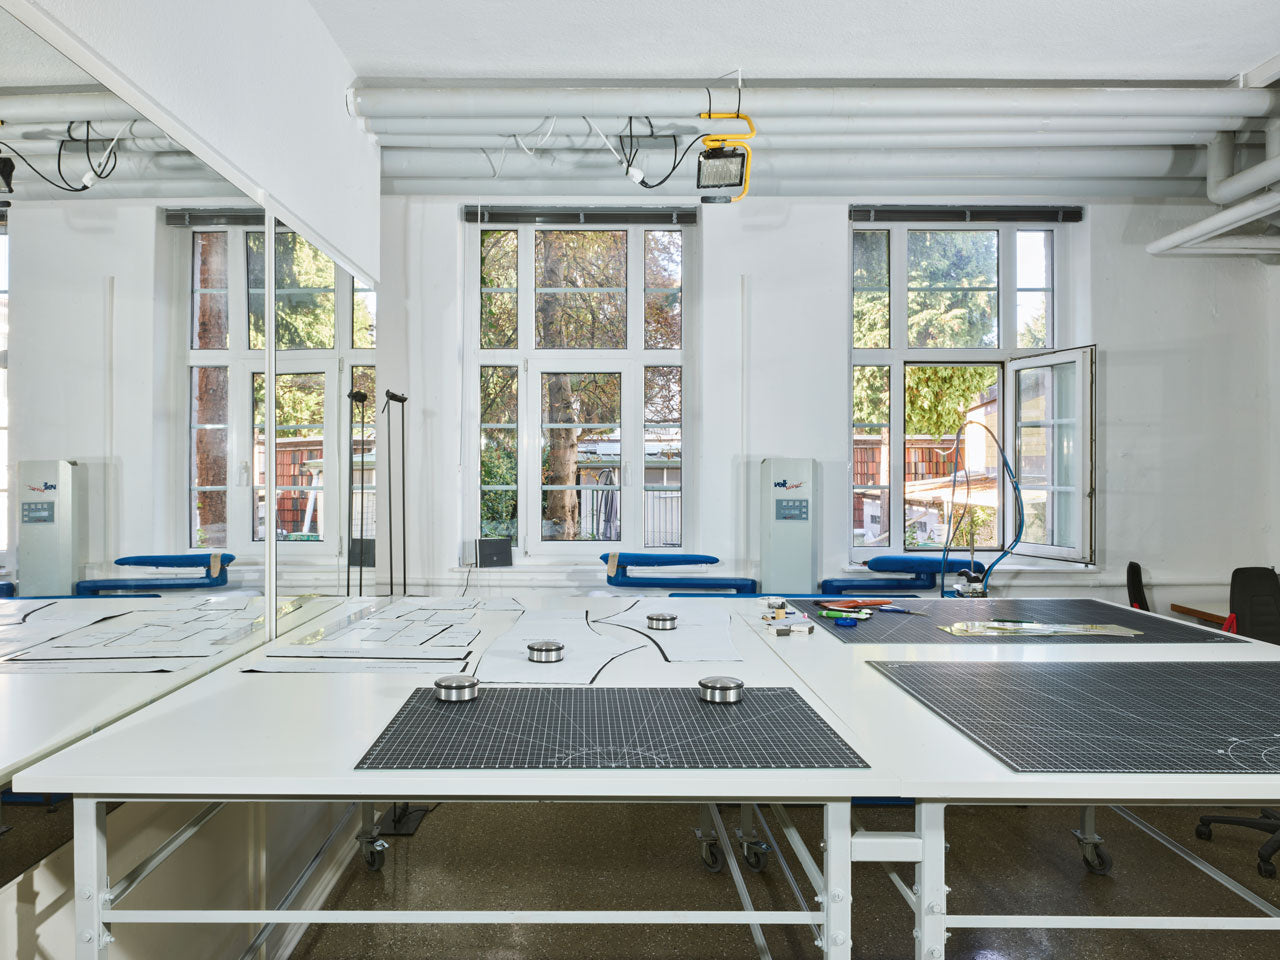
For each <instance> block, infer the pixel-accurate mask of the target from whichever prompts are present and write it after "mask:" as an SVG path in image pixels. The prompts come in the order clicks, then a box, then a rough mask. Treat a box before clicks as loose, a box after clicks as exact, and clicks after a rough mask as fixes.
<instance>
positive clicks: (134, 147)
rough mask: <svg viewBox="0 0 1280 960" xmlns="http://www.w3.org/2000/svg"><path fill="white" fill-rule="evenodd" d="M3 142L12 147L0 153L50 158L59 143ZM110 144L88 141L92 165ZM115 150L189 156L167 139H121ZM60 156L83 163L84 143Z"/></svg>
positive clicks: (73, 145) (0, 148)
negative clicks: (14, 152) (16, 152)
mask: <svg viewBox="0 0 1280 960" xmlns="http://www.w3.org/2000/svg"><path fill="white" fill-rule="evenodd" d="M3 139H4V136H3V131H0V140H3ZM5 142H7V143H11V144H12V145H13V149H12V150H10V149H7V148H6V147H4V146H3V145H0V153H12V152H13V150H16V151H18V152H19V153H21V154H22V155H23V156H27V157H51V156H57V153H58V142H59V141H57V140H19V141H16V142H15V141H12V140H9V141H5ZM110 142H111V141H110V139H109V138H108V139H103V140H96V139H95V140H90V141H89V143H90V153H91V155H92V157H93V162H94V163H98V162H99V161H100V160H101V159H102V152H103V151H104V150H105V149H106V147H107V144H109V143H110ZM116 150H117V152H119V153H120V154H126V153H172V154H181V155H182V156H186V157H190V156H191V154H190V153H189V152H188V151H187V150H186V149H184V148H183V147H181V146H179V145H178V144H176V143H174V142H173V141H172V140H170V139H169V138H168V137H143V138H139V139H136V140H123V139H122V140H121V141H120V142H119V143H118V144H116ZM62 156H63V159H64V160H71V161H73V162H74V161H75V160H76V159H77V158H78V159H79V161H80V162H81V163H83V162H84V141H83V140H81V141H80V142H79V143H68V144H67V146H66V147H65V148H64V149H63V151H62Z"/></svg>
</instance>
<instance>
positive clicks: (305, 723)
mask: <svg viewBox="0 0 1280 960" xmlns="http://www.w3.org/2000/svg"><path fill="white" fill-rule="evenodd" d="M632 602H634V601H633V598H599V599H597V598H592V599H590V600H577V601H576V603H575V602H565V603H564V604H563V605H565V606H569V607H576V609H583V608H584V607H586V608H587V609H589V610H590V612H591V614H592V617H593V618H594V617H597V616H606V615H608V614H611V613H616V612H619V611H621V610H622V609H624V608H625V607H626V606H628V605H630V604H631V603H632ZM678 603H679V601H672V604H673V605H675V604H678ZM549 605H550V606H561V605H562V604H561V603H559V602H557V601H551V602H550V603H549ZM726 609H727V608H726ZM677 612H678V610H677ZM346 619H347V617H346V615H345V613H344V611H343V609H342V608H338V609H335V610H333V611H331V612H330V613H328V614H326V615H325V616H324V617H321V618H318V619H316V620H315V621H314V622H312V623H311V624H309V625H307V626H306V627H304V628H303V629H302V631H301V632H302V633H304V634H311V633H313V632H314V631H315V630H316V629H318V628H322V627H324V626H325V625H326V624H327V623H340V622H343V621H344V620H346ZM515 619H516V614H515V613H507V612H488V611H480V612H478V613H476V615H475V618H474V619H473V620H472V621H471V624H470V625H471V626H474V627H479V628H480V630H481V635H480V637H479V638H478V639H477V641H476V642H475V644H474V648H475V650H476V652H475V653H473V655H472V656H473V658H474V657H476V656H478V655H479V654H480V653H481V652H482V651H483V649H484V647H485V646H486V645H487V644H488V643H489V642H490V641H492V639H493V638H494V637H495V636H497V635H498V634H500V633H501V632H503V631H504V630H506V629H507V628H508V627H509V626H510V625H511V624H513V623H514V622H515ZM596 629H597V630H599V631H600V632H602V633H606V634H609V635H612V636H616V637H618V638H620V639H628V640H634V639H635V638H636V635H635V634H634V633H631V632H629V631H627V630H625V629H624V628H622V627H617V626H611V625H608V624H596ZM731 630H732V631H733V633H732V636H733V640H734V644H735V646H736V647H737V649H738V652H739V653H740V654H741V655H742V657H743V659H742V660H741V661H735V662H725V663H715V662H707V661H700V662H686V663H666V662H664V661H663V659H662V657H661V656H660V655H659V653H658V652H657V650H656V649H654V648H653V647H652V646H649V645H647V644H646V645H645V646H643V647H642V648H641V649H637V650H635V651H632V652H631V653H627V654H624V655H623V656H621V657H619V658H618V659H616V660H614V661H613V662H612V663H610V664H609V665H608V666H607V667H605V669H604V670H603V671H602V672H601V674H600V676H599V678H598V679H597V681H596V685H597V686H688V687H689V688H690V689H691V690H692V689H694V688H695V687H696V684H697V681H698V680H699V679H701V678H702V677H705V676H708V675H711V674H722V673H728V674H730V675H732V676H736V677H740V678H741V679H742V680H743V681H745V682H746V684H747V686H748V688H750V687H751V686H795V687H797V689H798V690H799V692H800V694H801V696H804V697H805V699H806V700H808V701H809V702H810V703H811V704H812V705H813V706H814V707H815V709H816V710H817V711H818V713H819V714H821V715H822V716H823V717H824V719H826V720H827V722H828V723H830V724H831V725H832V726H833V727H835V729H836V731H837V732H838V733H839V734H840V735H841V736H843V737H844V738H845V739H847V740H848V741H849V743H850V744H851V745H852V746H853V747H854V749H855V750H857V751H858V752H859V753H860V754H861V755H862V756H863V758H864V759H865V760H866V761H867V762H868V763H871V764H872V765H873V769H872V770H777V771H768V770H621V769H609V770H429V771H413V770H356V769H355V765H356V762H357V761H358V760H359V759H360V758H361V756H363V755H364V752H365V751H366V750H367V749H368V747H369V745H370V744H371V743H372V742H373V741H374V739H375V738H376V737H377V736H378V734H379V733H381V732H382V729H383V728H384V727H385V726H386V724H387V722H388V721H389V720H390V719H391V717H392V716H393V715H394V714H395V713H396V711H397V710H398V709H399V708H400V707H401V705H402V704H403V703H404V701H405V700H406V699H407V698H408V696H409V694H410V693H412V692H413V690H414V689H415V688H417V687H421V686H430V685H431V683H432V680H433V677H434V674H430V673H429V671H430V666H429V664H427V665H424V667H423V670H422V671H421V672H419V673H411V674H361V673H339V674H334V673H326V674H275V673H271V674H268V673H243V672H241V670H242V669H243V668H244V667H248V666H252V665H253V664H254V663H255V662H258V661H259V660H260V659H261V658H263V657H264V656H265V655H266V650H265V649H262V650H257V651H255V652H254V653H252V654H250V655H249V656H248V657H246V658H245V660H244V661H243V662H242V663H240V664H237V665H236V668H230V669H225V670H220V671H218V672H217V673H214V674H212V675H211V676H209V677H206V678H205V679H203V680H201V681H199V682H198V683H195V684H192V685H191V686H189V687H187V688H186V689H185V690H182V691H179V692H178V693H176V694H174V695H172V696H170V697H166V698H165V700H163V701H161V702H160V703H157V704H154V705H153V706H151V707H149V708H148V709H147V710H145V711H141V712H139V713H137V714H135V715H134V716H132V717H129V718H127V719H126V720H123V721H121V722H120V723H118V724H116V725H114V726H113V727H112V728H111V729H109V730H105V731H103V732H101V733H100V734H98V735H96V736H94V737H92V738H90V739H89V740H87V741H85V742H83V743H80V744H77V745H75V746H73V747H71V748H69V749H67V750H64V751H62V752H61V753H59V754H58V755H57V756H54V757H50V758H49V759H48V760H46V761H44V762H43V763H41V764H38V765H37V766H36V767H34V768H32V769H30V770H28V771H27V772H25V773H24V774H22V775H20V776H19V777H18V778H17V780H16V781H15V783H16V784H19V785H20V787H21V789H26V790H41V791H56V792H59V793H80V794H94V795H99V796H108V795H110V796H120V797H126V796H189V797H218V796H257V797H333V798H353V797H375V798H385V797H410V796H418V797H431V798H442V797H469V798H525V797H563V798H570V797H572V798H590V797H626V798H654V799H660V798H679V799H692V798H718V799H726V800H729V799H735V798H741V799H748V798H749V799H757V800H761V799H776V800H787V801H800V800H824V799H833V798H843V797H848V796H852V795H867V796H870V795H876V796H879V795H882V794H884V792H885V791H886V790H887V791H888V792H890V793H893V792H895V789H894V788H895V787H896V782H895V781H893V780H892V779H891V778H890V777H889V776H887V773H888V770H889V767H888V765H887V764H886V763H885V761H886V760H887V758H885V757H882V756H878V755H877V751H876V750H875V749H874V748H873V747H872V746H871V745H870V744H865V743H863V742H862V741H861V739H860V738H859V737H858V736H857V735H856V734H854V733H853V732H852V731H850V730H848V729H847V728H845V727H844V726H843V724H841V723H840V721H839V720H838V718H836V717H835V716H834V715H833V713H832V712H831V711H830V710H829V709H827V708H826V707H824V706H823V705H822V704H821V703H820V702H818V701H817V699H816V698H815V697H813V696H811V695H810V694H809V693H808V692H807V690H806V689H805V688H804V687H803V685H802V684H799V683H796V680H795V677H794V676H793V675H792V673H791V671H790V670H788V669H787V667H786V666H785V665H784V664H783V663H782V662H781V661H780V660H779V659H778V658H777V657H776V656H774V655H773V654H772V653H770V651H769V650H768V648H767V647H766V645H765V644H764V643H763V642H762V641H761V640H760V639H759V638H758V637H756V636H755V634H754V632H753V631H752V630H751V629H750V627H749V626H748V625H747V624H746V623H745V622H744V621H742V620H740V619H738V618H735V619H734V621H733V623H732V626H731ZM291 639H294V637H286V636H282V637H281V640H280V641H279V642H282V643H283V642H289V641H290V640H291Z"/></svg>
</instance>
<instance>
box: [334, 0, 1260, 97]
mask: <svg viewBox="0 0 1280 960" xmlns="http://www.w3.org/2000/svg"><path fill="white" fill-rule="evenodd" d="M312 4H313V5H314V7H315V8H316V10H317V11H318V12H319V14H320V16H321V17H322V18H323V20H324V21H325V23H326V24H327V25H328V27H329V30H330V32H331V33H332V34H333V36H334V38H335V39H336V40H337V42H338V45H339V47H341V48H342V50H343V52H344V53H345V54H346V55H347V59H348V60H349V61H350V62H351V66H352V67H353V68H354V69H355V71H356V73H358V74H360V75H362V76H366V77H429V78H458V79H474V78H487V77H494V78H511V79H522V78H529V79H547V78H584V79H585V78H589V79H613V78H631V79H647V80H658V79H673V78H694V77H698V78H711V77H716V76H719V75H720V74H722V73H725V72H727V71H730V70H736V69H737V68H738V67H741V68H742V70H743V72H744V74H745V76H746V77H747V78H748V79H750V78H831V79H839V78H898V79H912V78H921V79H940V78H957V79H958V78H974V79H982V78H989V79H1021V80H1073V79H1078V80H1213V81H1226V80H1229V79H1230V78H1232V77H1234V76H1236V75H1237V74H1239V73H1241V72H1244V71H1247V70H1251V69H1253V68H1254V67H1256V66H1258V65H1259V64H1261V63H1263V62H1264V61H1266V60H1268V59H1270V58H1271V57H1274V56H1276V55H1277V54H1280V2H1277V0H1217V2H1215V3H1212V4H1206V3H1204V2H1203V0H969V2H967V3H958V2H956V0H914V2H910V3H906V2H901V0H876V2H871V0H802V2H798V3H797V2H793V3H785V2H778V0H737V2H733V0H728V2H720V3H715V4H710V3H698V2H697V0H692V2H691V0H641V2H637V3H628V2H614V3H604V2H602V0H549V2H543V3H534V2H530V0H452V2H450V0H426V2H424V0H363V2H359V3H357V2H352V0H312Z"/></svg>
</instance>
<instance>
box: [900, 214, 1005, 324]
mask: <svg viewBox="0 0 1280 960" xmlns="http://www.w3.org/2000/svg"><path fill="white" fill-rule="evenodd" d="M998 248H999V234H998V233H997V232H996V231H995V230H910V231H908V233H907V334H908V337H907V339H908V343H909V344H910V345H911V346H913V347H995V346H998V344H999V332H998V331H999V325H998V315H997V314H998V310H997V301H998V297H997V287H998V266H997V264H998V259H999V257H998Z"/></svg>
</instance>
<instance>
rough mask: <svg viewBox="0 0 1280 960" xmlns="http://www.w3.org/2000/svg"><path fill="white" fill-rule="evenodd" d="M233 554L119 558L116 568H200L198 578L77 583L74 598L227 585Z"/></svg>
mask: <svg viewBox="0 0 1280 960" xmlns="http://www.w3.org/2000/svg"><path fill="white" fill-rule="evenodd" d="M235 559H236V557H235V554H234V553H178V554H172V553H169V554H165V553H161V554H155V555H154V556H141V557H121V558H120V559H119V560H117V561H116V566H117V567H165V568H168V569H194V568H199V567H202V568H203V569H204V574H203V575H202V576H199V577H121V578H120V579H117V580H81V581H80V582H79V583H77V584H76V585H75V595H76V596H77V597H96V596H98V595H99V594H101V593H103V592H104V591H107V590H126V591H130V592H132V591H137V590H146V591H150V590H200V589H204V588H208V587H225V586H226V585H227V567H229V566H231V564H232V563H234V562H235Z"/></svg>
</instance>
